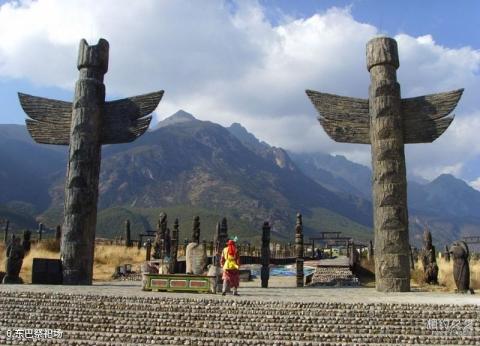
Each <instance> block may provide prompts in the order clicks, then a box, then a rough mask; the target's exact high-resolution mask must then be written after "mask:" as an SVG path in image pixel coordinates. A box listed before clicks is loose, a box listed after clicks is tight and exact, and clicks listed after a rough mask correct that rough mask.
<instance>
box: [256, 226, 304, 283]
mask: <svg viewBox="0 0 480 346" xmlns="http://www.w3.org/2000/svg"><path fill="white" fill-rule="evenodd" d="M270 229H271V227H270V223H269V222H268V221H265V222H264V223H263V227H262V270H261V274H260V275H261V279H262V287H263V288H268V279H269V278H270V268H269V266H270ZM302 282H303V280H302Z"/></svg>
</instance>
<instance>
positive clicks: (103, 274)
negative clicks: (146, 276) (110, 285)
mask: <svg viewBox="0 0 480 346" xmlns="http://www.w3.org/2000/svg"><path fill="white" fill-rule="evenodd" d="M143 261H145V250H143V249H140V250H138V249H137V248H136V247H129V248H127V247H125V246H122V245H97V246H96V247H95V262H94V264H93V279H94V280H97V281H108V280H111V279H112V274H113V272H114V271H115V267H117V266H119V265H122V264H127V263H129V264H132V265H133V268H134V270H135V266H139V265H140V264H141V263H142V262H143Z"/></svg>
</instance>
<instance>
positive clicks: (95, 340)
mask: <svg viewBox="0 0 480 346" xmlns="http://www.w3.org/2000/svg"><path fill="white" fill-rule="evenodd" d="M269 284H270V288H268V289H262V288H259V286H260V283H259V281H258V280H254V281H252V282H248V283H242V284H241V287H240V289H239V292H240V294H241V296H240V297H234V296H225V297H223V296H221V295H213V294H194V293H167V292H158V293H157V292H143V291H142V290H141V285H140V283H134V282H115V283H111V282H109V283H95V284H94V285H93V286H70V287H69V286H39V285H0V306H1V307H2V309H0V344H1V345H17V344H25V345H30V344H35V343H34V342H33V341H32V340H28V341H23V342H22V341H21V340H19V339H11V338H10V339H7V338H6V335H7V331H8V330H9V329H10V330H12V329H18V328H23V329H25V328H43V329H58V330H62V331H63V333H62V338H61V339H44V340H37V342H36V344H38V345H50V344H58V345H167V344H172V345H352V344H358V345H363V344H371V345H388V344H391V345H393V344H430V345H458V344H464V345H478V344H480V299H479V298H478V297H476V296H470V295H456V294H450V293H428V292H410V293H390V294H387V293H379V292H376V291H375V290H374V289H370V288H301V289H297V288H294V287H293V286H294V285H295V277H283V278H282V277H279V278H275V277H273V278H271V279H270V282H269Z"/></svg>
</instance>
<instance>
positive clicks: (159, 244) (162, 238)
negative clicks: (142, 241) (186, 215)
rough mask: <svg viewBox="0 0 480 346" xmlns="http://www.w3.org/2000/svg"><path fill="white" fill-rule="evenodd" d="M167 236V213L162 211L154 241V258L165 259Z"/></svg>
mask: <svg viewBox="0 0 480 346" xmlns="http://www.w3.org/2000/svg"><path fill="white" fill-rule="evenodd" d="M166 237H167V214H165V213H164V212H161V213H160V219H159V220H158V226H157V232H156V235H155V242H154V243H153V258H156V259H164V258H165V256H166V255H167V253H166V247H167V244H166Z"/></svg>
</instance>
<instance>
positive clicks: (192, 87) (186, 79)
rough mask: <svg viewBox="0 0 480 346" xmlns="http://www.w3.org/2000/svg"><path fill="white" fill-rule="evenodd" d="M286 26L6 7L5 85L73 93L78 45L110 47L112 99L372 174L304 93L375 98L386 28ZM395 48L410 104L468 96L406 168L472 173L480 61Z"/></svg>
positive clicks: (328, 18) (186, 13)
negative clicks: (234, 127)
mask: <svg viewBox="0 0 480 346" xmlns="http://www.w3.org/2000/svg"><path fill="white" fill-rule="evenodd" d="M280 23H281V24H280V25H278V26H272V25H271V24H270V23H269V22H268V20H267V19H266V18H265V12H264V10H263V9H262V7H261V6H260V5H259V4H258V3H257V2H255V1H238V2H235V3H234V4H233V5H232V4H231V2H224V1H221V0H210V1H202V2H200V1H182V0H176V1H158V0H138V1H127V0H82V1H80V0H71V1H63V0H39V1H21V2H16V3H14V4H13V3H7V4H5V5H3V6H1V7H0V76H3V77H14V78H27V79H29V80H30V81H32V82H34V83H37V84H39V85H44V86H51V85H54V86H60V87H62V88H68V89H70V90H72V89H73V86H74V81H75V79H76V77H77V71H76V68H75V62H76V54H77V48H78V42H79V40H80V39H81V38H82V37H85V38H87V40H88V41H89V42H90V44H93V43H96V41H97V40H98V38H100V37H104V38H106V39H108V40H109V42H110V66H109V72H108V74H107V76H106V85H107V93H109V94H110V95H112V94H113V95H132V94H139V93H143V92H148V91H152V90H158V89H165V91H166V92H165V96H164V99H163V100H162V103H161V104H160V107H159V108H158V109H157V112H156V115H157V117H158V118H160V119H161V118H164V117H166V116H168V115H170V114H172V113H173V112H175V111H176V110H178V109H179V108H182V109H185V110H187V111H189V112H191V113H193V114H194V115H196V116H197V117H199V118H200V119H204V120H211V121H215V122H219V123H221V124H222V125H230V124H231V123H232V122H241V123H242V124H243V125H245V126H246V127H247V128H248V129H249V130H250V131H251V132H253V133H255V134H256V135H257V136H258V137H259V138H261V139H262V140H265V141H267V142H269V143H271V144H273V145H276V146H283V147H286V148H288V149H291V150H294V151H317V150H320V151H324V152H334V153H342V154H343V155H345V156H347V157H348V158H350V159H352V160H354V161H356V162H360V163H363V164H368V163H369V161H370V160H369V147H368V146H360V145H349V144H341V143H335V142H333V141H332V140H331V139H329V138H328V137H327V136H326V134H325V132H324V131H323V129H322V128H321V126H320V125H319V124H318V122H317V121H316V112H315V110H314V108H313V106H312V105H311V104H310V101H309V100H308V98H307V97H306V95H305V93H304V90H305V89H307V88H308V89H315V90H319V91H324V92H330V93H338V94H341V95H349V96H356V97H365V98H366V97H367V94H368V84H369V75H368V72H367V70H366V66H365V44H366V42H367V41H368V40H369V39H370V38H372V36H375V35H378V34H379V31H378V29H377V28H376V27H374V26H372V25H369V24H365V23H360V22H358V21H356V20H355V19H354V18H353V17H352V16H351V14H350V12H349V10H348V9H337V8H333V9H330V10H329V11H327V12H324V13H318V14H315V15H314V16H312V17H309V18H300V19H294V18H290V17H285V18H284V19H283V20H281V21H280ZM395 38H396V40H397V41H398V45H399V54H400V65H401V66H400V69H399V70H398V79H399V82H400V84H401V86H402V95H403V96H404V97H411V96H417V95H421V94H425V93H433V92H439V91H446V90H451V89H456V88H459V87H465V88H466V90H465V93H464V96H463V98H462V100H461V102H460V105H459V107H458V110H457V118H456V119H455V120H454V122H453V123H452V125H451V127H450V128H449V129H448V130H447V131H446V133H445V134H444V135H443V136H442V137H441V138H439V139H438V140H437V141H435V142H434V143H432V144H428V145H427V144H424V145H415V146H408V147H407V158H408V161H407V167H409V170H410V171H411V172H413V173H414V174H418V175H421V176H423V177H426V178H432V177H434V176H435V175H436V174H438V173H439V172H453V173H455V174H457V175H461V172H462V165H463V162H464V161H465V160H468V159H472V158H473V157H476V156H478V155H479V154H480V145H477V144H476V143H478V141H476V139H477V138H476V137H477V133H480V110H479V106H478V102H477V99H478V95H479V93H480V76H479V67H480V52H479V51H478V50H474V49H472V48H469V47H463V48H459V49H451V48H448V47H442V46H440V45H438V44H436V43H435V41H434V39H433V38H432V37H431V36H429V35H426V36H422V37H417V38H415V37H411V36H409V35H408V33H407V34H401V35H397V36H396V37H395ZM43 96H46V97H48V95H43ZM479 173H480V172H479Z"/></svg>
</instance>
